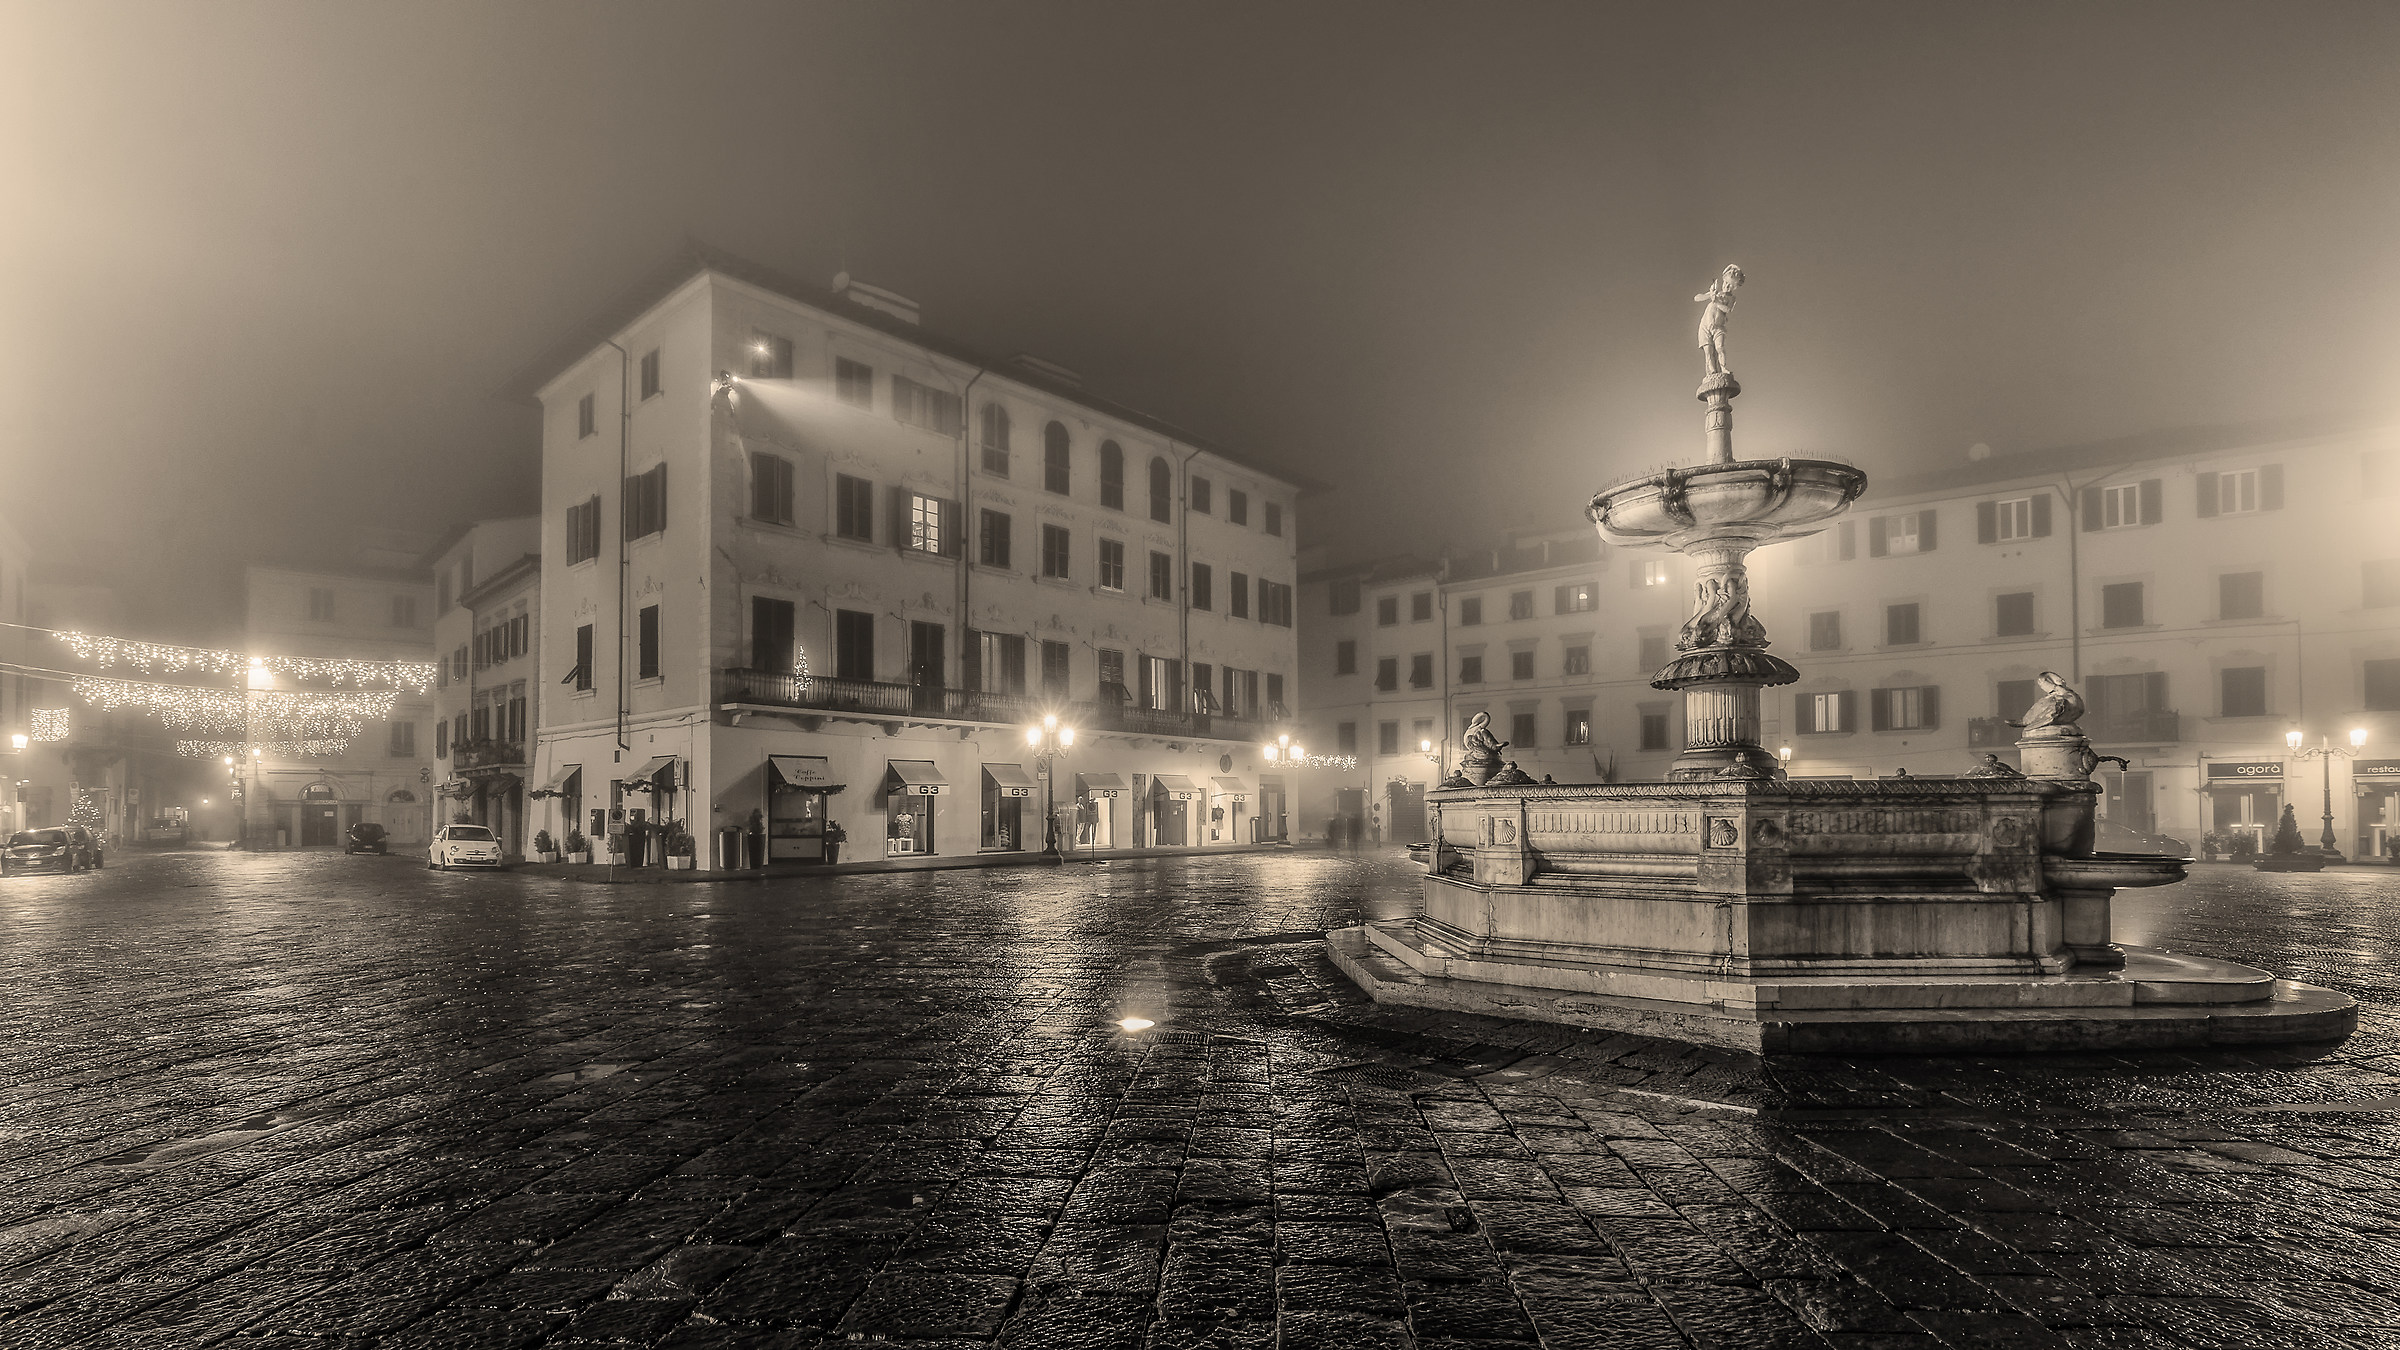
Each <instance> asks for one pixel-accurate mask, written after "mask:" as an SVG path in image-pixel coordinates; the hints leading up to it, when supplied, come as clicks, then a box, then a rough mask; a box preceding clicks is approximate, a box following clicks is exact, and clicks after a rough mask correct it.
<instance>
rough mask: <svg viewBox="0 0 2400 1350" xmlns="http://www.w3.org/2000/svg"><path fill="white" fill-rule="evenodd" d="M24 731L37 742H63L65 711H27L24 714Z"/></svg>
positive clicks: (33, 709)
mask: <svg viewBox="0 0 2400 1350" xmlns="http://www.w3.org/2000/svg"><path fill="white" fill-rule="evenodd" d="M25 730H26V731H27V732H28V733H30V734H31V735H32V737H33V739H35V740H37V741H63V740H65V739H66V738H67V710H66V709H64V708H32V709H29V710H27V712H26V714H25Z"/></svg>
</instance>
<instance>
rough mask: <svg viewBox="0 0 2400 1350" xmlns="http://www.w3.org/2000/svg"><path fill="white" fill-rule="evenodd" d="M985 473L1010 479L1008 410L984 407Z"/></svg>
mask: <svg viewBox="0 0 2400 1350" xmlns="http://www.w3.org/2000/svg"><path fill="white" fill-rule="evenodd" d="M983 471H984V472H985V473H996V474H998V475H1000V476H1001V477H1002V478H1006V477H1008V409H1006V408H1003V407H1001V406H1000V405H999V404H997V403H986V404H984V405H983Z"/></svg>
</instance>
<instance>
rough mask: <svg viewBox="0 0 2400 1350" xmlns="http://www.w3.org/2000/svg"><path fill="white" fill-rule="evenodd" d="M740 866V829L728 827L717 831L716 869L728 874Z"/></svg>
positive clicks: (738, 827)
mask: <svg viewBox="0 0 2400 1350" xmlns="http://www.w3.org/2000/svg"><path fill="white" fill-rule="evenodd" d="M741 865H742V827H741V826H739V825H728V826H726V827H725V828H724V829H721V830H719V831H717V868H718V870H720V871H726V872H730V871H733V870H734V869H736V868H739V867H740V866H741Z"/></svg>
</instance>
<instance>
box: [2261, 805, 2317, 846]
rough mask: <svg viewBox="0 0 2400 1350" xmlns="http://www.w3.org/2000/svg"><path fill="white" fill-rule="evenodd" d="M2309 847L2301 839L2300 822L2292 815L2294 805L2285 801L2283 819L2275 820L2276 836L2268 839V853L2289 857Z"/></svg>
mask: <svg viewBox="0 0 2400 1350" xmlns="http://www.w3.org/2000/svg"><path fill="white" fill-rule="evenodd" d="M2307 847H2308V846H2307V845H2306V844H2304V843H2302V842H2301V840H2300V822H2299V821H2298V820H2296V819H2294V818H2293V816H2292V805H2291V803H2290V802H2285V803H2284V805H2283V819H2281V820H2278V821H2276V822H2275V837H2274V838H2273V839H2270V840H2268V841H2267V853H2268V855H2269V856H2270V857H2277V858H2281V857H2288V856H2290V855H2291V854H2294V853H2299V852H2301V851H2303V850H2305V849H2306V848H2307Z"/></svg>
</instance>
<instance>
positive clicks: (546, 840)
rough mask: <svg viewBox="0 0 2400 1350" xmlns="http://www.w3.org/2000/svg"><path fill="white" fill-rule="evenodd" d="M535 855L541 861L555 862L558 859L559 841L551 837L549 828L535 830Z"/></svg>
mask: <svg viewBox="0 0 2400 1350" xmlns="http://www.w3.org/2000/svg"><path fill="white" fill-rule="evenodd" d="M533 856H534V858H535V860H537V861H539V862H546V863H554V862H557V861H558V843H557V841H555V840H553V839H552V838H551V837H550V832H549V831H548V830H535V831H534V832H533Z"/></svg>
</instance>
